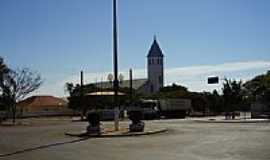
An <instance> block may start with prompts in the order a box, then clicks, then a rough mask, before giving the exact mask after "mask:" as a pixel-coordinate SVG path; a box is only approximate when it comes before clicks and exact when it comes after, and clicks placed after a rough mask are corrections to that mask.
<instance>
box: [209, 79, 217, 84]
mask: <svg viewBox="0 0 270 160" xmlns="http://www.w3.org/2000/svg"><path fill="white" fill-rule="evenodd" d="M218 81H219V79H218V77H208V84H218Z"/></svg>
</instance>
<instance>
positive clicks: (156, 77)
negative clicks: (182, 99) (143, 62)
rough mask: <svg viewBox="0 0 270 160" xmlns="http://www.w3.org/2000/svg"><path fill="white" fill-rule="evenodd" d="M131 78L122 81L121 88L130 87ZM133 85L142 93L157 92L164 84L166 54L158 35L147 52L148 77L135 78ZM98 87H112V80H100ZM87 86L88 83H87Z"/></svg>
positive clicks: (96, 84)
mask: <svg viewBox="0 0 270 160" xmlns="http://www.w3.org/2000/svg"><path fill="white" fill-rule="evenodd" d="M129 84H130V82H129V80H124V81H120V83H119V87H120V88H128V87H129ZM132 84H133V85H132V87H133V89H135V90H136V91H137V92H138V93H142V94H148V95H149V94H155V93H157V92H158V91H159V90H160V88H162V87H163V86H164V55H163V53H162V50H161V49H160V47H159V44H158V42H157V39H156V37H154V40H153V43H152V45H151V47H150V50H149V51H148V54H147V78H146V79H133V80H132ZM92 85H95V86H96V87H98V88H103V89H106V88H112V83H110V82H98V83H95V84H92ZM86 88H87V85H86Z"/></svg>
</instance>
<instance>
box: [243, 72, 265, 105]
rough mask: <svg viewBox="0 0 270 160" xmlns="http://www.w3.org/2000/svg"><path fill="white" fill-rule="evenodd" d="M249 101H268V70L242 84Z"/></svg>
mask: <svg viewBox="0 0 270 160" xmlns="http://www.w3.org/2000/svg"><path fill="white" fill-rule="evenodd" d="M244 87H245V90H246V92H247V96H248V99H249V101H250V102H253V101H261V102H264V103H265V102H266V103H269V102H270V71H268V72H267V73H266V74H263V75H258V76H256V77H254V78H253V79H252V80H250V81H247V82H246V83H245V84H244Z"/></svg>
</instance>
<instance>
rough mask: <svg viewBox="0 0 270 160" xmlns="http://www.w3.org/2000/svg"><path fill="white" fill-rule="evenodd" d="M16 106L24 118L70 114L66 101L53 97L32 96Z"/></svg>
mask: <svg viewBox="0 0 270 160" xmlns="http://www.w3.org/2000/svg"><path fill="white" fill-rule="evenodd" d="M17 106H18V109H19V111H20V112H21V114H22V116H25V117H28V116H53V115H69V114H72V111H71V110H70V109H68V102H67V101H66V100H64V99H61V98H57V97H53V96H32V97H29V98H26V99H25V100H23V101H20V102H19V103H18V104H17Z"/></svg>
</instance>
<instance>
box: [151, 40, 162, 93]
mask: <svg viewBox="0 0 270 160" xmlns="http://www.w3.org/2000/svg"><path fill="white" fill-rule="evenodd" d="M163 57H164V55H163V53H162V51H161V49H160V47H159V44H158V42H157V39H156V37H154V41H153V43H152V45H151V48H150V50H149V52H148V55H147V70H148V82H149V91H150V93H156V92H158V91H159V90H160V88H162V87H163V86H164V67H163V64H164V63H163Z"/></svg>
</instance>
